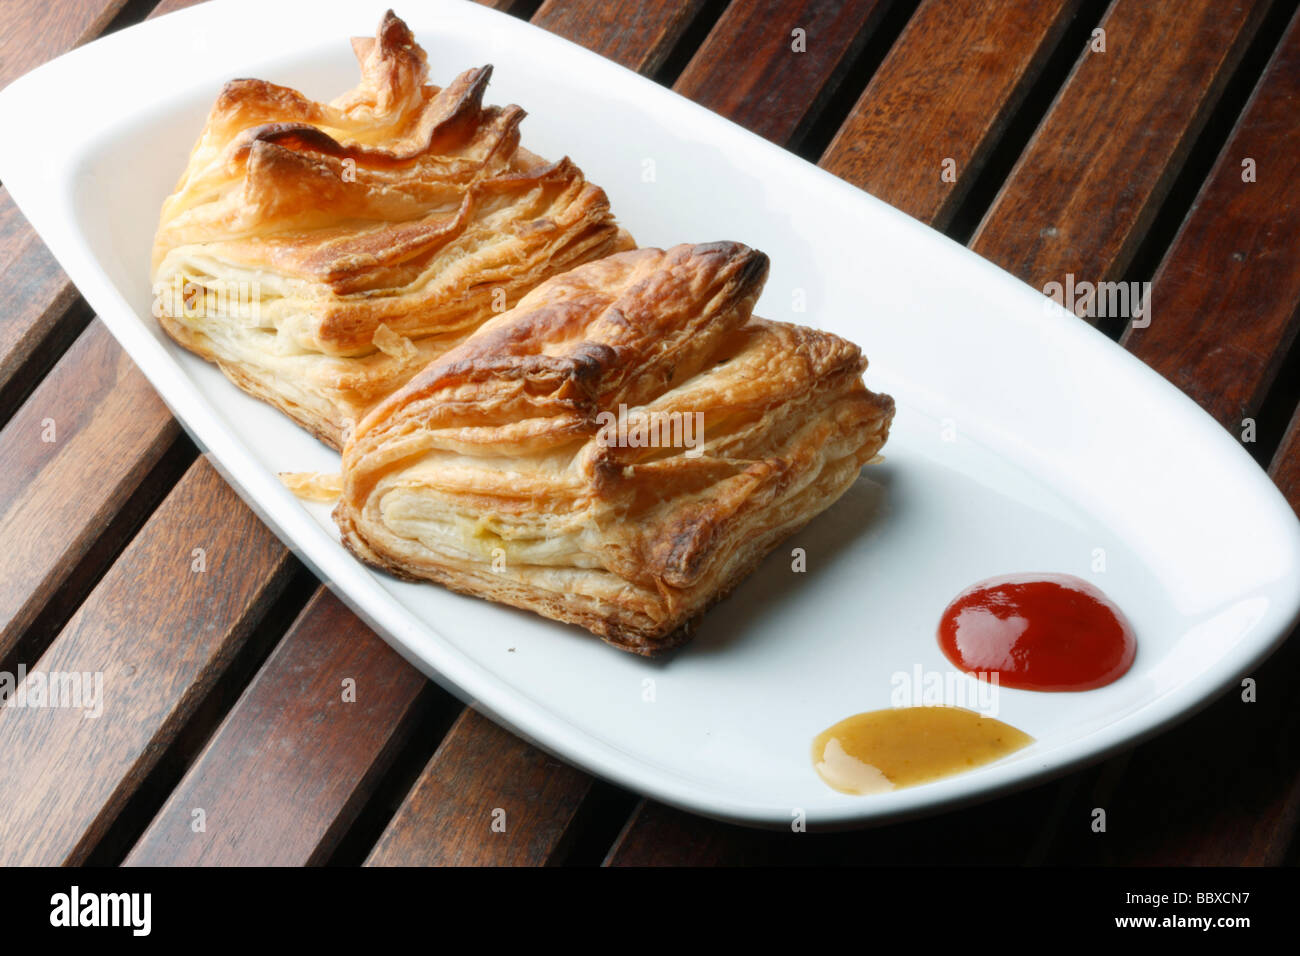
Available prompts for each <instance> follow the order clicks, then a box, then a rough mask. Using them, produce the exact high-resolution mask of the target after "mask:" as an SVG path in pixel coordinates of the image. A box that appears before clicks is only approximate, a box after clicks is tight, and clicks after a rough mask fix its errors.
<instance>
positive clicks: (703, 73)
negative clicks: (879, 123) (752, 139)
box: [673, 0, 882, 146]
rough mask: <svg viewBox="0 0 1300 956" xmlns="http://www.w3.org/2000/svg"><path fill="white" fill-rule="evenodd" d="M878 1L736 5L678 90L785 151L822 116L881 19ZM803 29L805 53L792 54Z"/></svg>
mask: <svg viewBox="0 0 1300 956" xmlns="http://www.w3.org/2000/svg"><path fill="white" fill-rule="evenodd" d="M881 7H882V4H881V3H880V2H879V0H797V2H795V0H750V2H747V3H732V4H731V5H730V6H729V7H727V10H726V12H725V13H723V15H722V17H721V18H720V19H719V20H718V22H717V24H716V25H715V26H714V28H713V29H712V30H711V31H710V32H709V35H708V37H707V38H706V39H705V41H704V43H703V45H702V46H701V47H700V49H699V50H698V51H697V52H696V54H695V56H693V57H692V58H691V61H690V63H688V64H687V66H686V69H685V70H683V71H682V75H681V76H680V77H679V78H678V80H677V82H676V83H675V84H674V85H673V89H675V90H677V92H679V93H681V94H682V95H683V96H688V97H690V98H691V99H693V100H695V101H696V102H697V103H700V104H702V105H704V106H707V107H708V108H709V109H711V110H713V111H714V112H717V113H721V114H722V115H723V116H725V117H727V118H728V119H730V120H732V121H733V122H736V123H739V124H740V125H741V126H744V127H745V128H746V129H749V130H752V131H753V132H755V133H758V134H759V135H760V136H764V137H766V138H767V139H770V140H771V141H772V142H774V143H778V144H780V145H783V146H785V145H789V144H791V142H792V141H796V140H797V138H798V137H799V136H800V135H801V134H802V132H803V131H804V130H805V129H806V127H807V124H808V123H809V122H810V121H812V120H813V119H815V118H816V116H817V112H818V109H819V108H820V107H821V106H822V105H823V104H824V103H825V101H826V99H827V98H828V97H829V96H830V95H831V94H832V93H833V92H834V88H835V86H836V84H837V82H838V80H839V79H840V78H841V76H842V74H843V71H844V70H845V69H846V68H847V66H848V62H849V60H850V59H851V58H852V55H853V53H854V52H855V51H856V50H857V49H859V48H860V47H861V45H862V43H864V42H865V40H866V38H867V35H868V34H869V33H870V31H871V29H872V27H873V26H874V24H875V23H876V22H877V21H878V20H879V16H880V12H881ZM795 29H801V30H804V31H805V36H806V46H807V48H806V51H805V52H802V53H797V52H795V51H794V50H793V49H792V45H793V42H794V41H793V39H792V36H791V34H792V31H794V30H795Z"/></svg>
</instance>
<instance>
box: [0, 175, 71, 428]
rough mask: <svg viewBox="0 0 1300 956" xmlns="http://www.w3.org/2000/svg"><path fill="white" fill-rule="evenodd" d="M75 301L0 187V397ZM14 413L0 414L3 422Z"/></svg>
mask: <svg viewBox="0 0 1300 956" xmlns="http://www.w3.org/2000/svg"><path fill="white" fill-rule="evenodd" d="M74 301H76V291H75V290H74V289H73V288H72V284H71V283H70V282H69V281H68V277H67V276H66V275H64V273H63V270H62V269H61V268H59V264H58V263H57V262H55V261H54V256H52V255H51V254H50V251H49V250H48V249H47V248H45V243H43V242H41V240H40V239H39V238H38V237H37V235H36V233H35V232H34V231H33V230H32V227H31V226H30V225H28V223H27V220H26V219H25V218H24V217H23V214H22V213H20V212H19V211H18V207H17V206H15V205H14V204H13V200H12V199H10V198H9V190H7V189H5V188H3V187H0V316H3V321H0V392H3V391H5V390H9V389H11V387H13V383H15V382H16V381H17V379H18V378H19V376H20V375H21V373H22V372H23V369H24V368H25V367H26V366H27V364H28V363H29V362H30V361H31V359H32V356H33V354H34V353H35V352H36V350H37V349H38V348H39V347H40V345H41V343H42V342H44V341H45V340H46V337H47V336H49V335H51V334H52V333H53V331H54V328H55V326H56V325H57V324H58V322H59V321H60V320H61V319H62V318H63V317H65V316H66V315H67V313H68V309H69V307H70V306H71V305H72V303H73V302H74ZM34 384H35V382H28V383H26V384H25V386H20V387H21V388H22V390H26V388H28V387H30V386H32V385H34ZM10 411H11V409H9V408H4V409H0V421H3V419H4V417H7V415H8V413H9V412H10Z"/></svg>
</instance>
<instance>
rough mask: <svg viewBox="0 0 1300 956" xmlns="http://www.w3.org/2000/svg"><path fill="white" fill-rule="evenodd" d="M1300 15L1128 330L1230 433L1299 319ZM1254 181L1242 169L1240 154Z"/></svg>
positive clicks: (1266, 382) (1132, 341) (1135, 347)
mask: <svg viewBox="0 0 1300 956" xmlns="http://www.w3.org/2000/svg"><path fill="white" fill-rule="evenodd" d="M1298 111H1300V19H1293V20H1292V21H1291V25H1290V27H1289V28H1288V29H1287V32H1286V35H1285V37H1284V38H1283V40H1282V43H1281V45H1280V46H1279V47H1278V49H1277V52H1276V53H1275V54H1274V56H1273V59H1272V61H1271V62H1270V64H1269V66H1268V68H1267V69H1266V70H1265V73H1264V76H1263V78H1262V79H1261V80H1260V83H1259V84H1258V85H1257V86H1256V88H1255V92H1254V94H1253V95H1252V97H1251V100H1250V102H1249V103H1248V104H1247V106H1246V109H1245V111H1244V112H1243V113H1242V116H1241V119H1240V120H1239V121H1238V123H1237V126H1236V128H1235V129H1234V130H1233V132H1232V135H1231V137H1230V138H1229V140H1228V143H1227V145H1226V146H1225V147H1224V149H1223V151H1222V152H1221V153H1220V155H1219V160H1218V163H1217V164H1216V165H1215V167H1214V170H1213V172H1212V173H1211V174H1210V177H1209V179H1208V180H1207V181H1206V183H1205V185H1204V186H1203V187H1202V189H1201V192H1200V195H1199V196H1197V198H1196V202H1195V204H1194V205H1193V207H1192V212H1191V214H1190V215H1189V216H1188V217H1187V219H1186V220H1185V221H1184V223H1183V225H1182V229H1181V230H1180V231H1179V233H1178V236H1177V238H1176V239H1175V240H1174V243H1173V245H1172V246H1171V248H1170V249H1169V252H1168V253H1167V254H1166V255H1165V258H1164V261H1163V262H1162V263H1161V265H1160V268H1159V269H1158V270H1157V271H1156V275H1155V278H1154V279H1153V280H1152V291H1151V298H1152V301H1153V303H1154V305H1153V311H1152V318H1151V324H1150V325H1149V326H1147V327H1146V328H1141V329H1137V328H1130V329H1129V330H1128V332H1127V333H1126V334H1125V336H1124V339H1123V342H1124V345H1125V346H1127V347H1128V348H1129V349H1130V350H1131V351H1132V352H1133V353H1134V354H1135V355H1137V356H1139V357H1140V358H1141V359H1142V360H1143V361H1144V362H1146V363H1147V364H1148V365H1150V366H1151V367H1152V368H1154V369H1155V370H1156V371H1157V372H1159V373H1160V374H1161V375H1163V376H1165V378H1167V379H1169V380H1170V381H1171V382H1173V383H1174V384H1175V385H1177V386H1178V387H1179V388H1181V389H1182V390H1183V391H1185V392H1186V393H1187V394H1188V395H1190V396H1191V397H1192V398H1194V399H1196V401H1197V402H1198V403H1199V404H1200V405H1201V407H1202V408H1204V409H1205V410H1206V411H1208V412H1209V413H1210V414H1211V415H1213V416H1214V417H1215V418H1216V419H1217V420H1218V421H1219V422H1220V423H1222V424H1223V425H1224V426H1226V427H1227V428H1229V429H1230V430H1231V431H1233V432H1234V433H1236V434H1237V435H1240V434H1241V428H1242V418H1243V417H1245V416H1252V415H1254V414H1255V413H1256V412H1258V410H1259V406H1260V404H1261V403H1262V402H1263V400H1264V395H1265V394H1266V392H1267V391H1268V389H1269V388H1270V387H1271V386H1272V384H1273V382H1274V380H1275V379H1276V378H1277V371H1278V368H1279V367H1280V365H1281V362H1282V358H1283V356H1284V355H1285V354H1286V351H1287V349H1288V348H1289V347H1290V344H1291V342H1292V340H1293V339H1294V338H1295V334H1296V325H1297V322H1298V321H1300V269H1297V268H1296V254H1297V250H1300V188H1297V183H1300V125H1297V121H1296V116H1297V112H1298ZM1247 158H1249V159H1253V160H1254V161H1255V164H1256V169H1255V181H1254V182H1245V181H1243V179H1242V176H1243V172H1244V170H1243V168H1242V161H1243V160H1244V159H1247Z"/></svg>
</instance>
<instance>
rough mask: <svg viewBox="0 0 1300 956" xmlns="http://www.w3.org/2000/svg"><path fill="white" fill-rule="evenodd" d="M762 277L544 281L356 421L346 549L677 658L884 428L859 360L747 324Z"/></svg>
mask: <svg viewBox="0 0 1300 956" xmlns="http://www.w3.org/2000/svg"><path fill="white" fill-rule="evenodd" d="M767 268H768V262H767V257H766V256H764V255H763V254H762V253H761V252H757V251H755V250H753V249H749V248H747V247H745V246H743V245H740V244H738V243H732V242H718V243H709V244H704V245H695V246H691V245H682V246H677V247H674V248H672V249H669V250H667V251H663V250H659V249H638V250H635V251H631V252H624V253H620V254H617V255H614V256H610V257H609V258H606V259H602V260H600V261H597V262H592V263H588V264H587V265H584V266H580V267H578V268H576V269H574V270H572V271H570V272H568V273H565V274H563V275H560V276H557V277H555V278H553V279H550V280H549V281H547V282H545V283H543V284H542V285H540V286H538V287H537V288H536V289H534V290H533V291H532V292H531V293H529V294H528V295H526V296H525V297H524V298H523V299H522V300H521V301H520V302H519V304H518V305H517V306H516V307H515V308H514V309H512V310H511V311H510V312H508V313H506V314H504V315H501V316H498V317H496V318H494V319H492V320H491V321H489V322H488V323H486V324H485V325H484V326H483V327H481V328H480V329H479V330H478V331H477V332H476V333H475V334H474V335H472V336H470V337H469V338H468V339H466V340H465V341H464V342H463V343H461V344H460V345H459V346H457V347H456V348H455V349H453V350H452V351H450V352H448V353H447V354H446V355H444V356H442V357H441V358H439V359H437V360H436V361H434V362H433V363H431V364H430V365H429V366H428V367H427V368H425V369H424V370H423V371H422V372H420V374H418V375H417V376H416V377H415V378H414V379H412V380H411V381H410V382H409V383H408V384H407V385H405V386H404V387H403V388H402V389H401V390H400V391H399V392H397V393H396V394H394V395H392V396H391V397H390V398H388V399H387V400H386V401H384V402H383V403H381V404H380V405H379V406H378V407H376V408H375V409H374V410H373V411H372V412H371V413H370V414H369V415H367V416H366V417H365V419H363V420H362V422H361V423H360V424H359V425H358V427H357V429H356V432H355V434H354V435H353V437H352V440H351V441H350V442H349V443H348V445H347V446H346V448H345V449H344V454H343V485H342V496H341V498H340V500H339V504H338V506H337V508H336V510H335V519H336V521H337V523H338V525H339V528H340V530H341V532H342V537H343V541H344V543H345V544H346V545H347V547H349V548H350V549H351V550H352V551H353V552H354V553H355V554H356V555H357V556H359V557H360V558H362V559H363V560H365V561H367V562H369V563H371V564H373V565H376V566H379V567H382V568H385V569H387V570H389V571H391V572H392V573H394V574H398V575H401V576H404V577H409V578H414V579H424V580H431V581H436V582H438V583H440V584H443V585H445V586H447V587H449V588H452V589H454V590H457V591H462V592H465V593H468V594H474V595H477V596H480V597H485V598H488V599H490V600H494V601H499V602H502V603H505V604H510V605H514V606H516V607H521V608H527V609H530V610H533V611H536V612H537V613H539V614H542V615H544V616H546V617H549V618H553V619H555V620H560V621H567V622H571V623H574V624H578V625H581V626H582V627H585V628H587V629H588V630H590V631H592V632H594V633H596V634H599V635H600V636H601V637H603V638H604V639H605V640H607V641H609V642H610V643H613V644H615V645H617V646H619V647H621V648H624V649H627V650H631V651H634V652H636V653H640V654H654V653H658V652H660V651H662V650H665V649H667V648H669V647H672V646H674V645H676V644H678V643H681V642H682V641H683V640H685V639H686V638H687V636H688V635H689V633H690V624H691V622H693V621H694V620H695V619H696V618H697V617H698V616H699V615H700V614H701V613H702V612H703V611H704V610H705V608H706V607H708V606H709V605H710V604H711V603H712V602H714V601H716V600H718V599H719V598H720V597H722V596H723V595H724V594H726V593H727V592H728V591H729V590H730V589H731V588H732V587H733V586H734V585H735V584H736V583H737V582H738V581H739V580H740V579H741V578H743V577H744V576H745V575H746V574H747V573H749V571H750V570H752V569H753V568H754V566H755V565H757V564H758V562H759V561H760V560H761V559H762V558H763V557H764V555H766V554H767V553H768V552H769V551H770V550H771V549H772V548H773V547H775V546H776V544H777V543H779V542H780V541H781V540H782V539H783V538H784V537H786V536H787V535H789V534H790V533H792V532H793V531H795V530H797V529H798V528H800V527H802V526H803V525H804V524H806V523H807V522H808V521H809V520H810V519H811V518H812V517H814V516H815V515H817V514H818V513H819V512H821V511H822V510H824V509H825V508H826V507H828V506H829V505H830V504H831V503H832V502H833V501H835V500H836V499H837V498H838V497H839V496H840V495H841V494H842V493H843V492H844V491H845V490H846V489H847V488H848V487H849V486H850V485H851V484H852V483H853V481H854V480H855V479H856V477H857V475H858V473H859V470H860V469H861V467H862V465H864V464H865V463H867V462H869V461H870V460H871V459H872V458H873V457H874V456H875V455H876V454H877V452H878V451H879V450H880V448H881V446H882V445H883V444H884V442H885V439H886V437H887V436H888V431H889V424H890V421H891V419H892V417H893V410H894V403H893V400H892V399H891V398H890V397H889V396H887V395H880V394H874V393H872V392H870V391H868V390H867V388H866V387H865V385H864V384H863V382H862V373H863V371H864V369H865V368H866V360H865V358H864V357H863V356H862V354H861V352H860V350H859V349H858V347H857V346H855V345H853V344H852V343H850V342H847V341H845V340H844V339H841V338H839V337H837V336H835V335H831V334H829V333H825V332H819V331H816V330H813V329H808V328H803V327H801V326H796V325H790V324H786V323H782V322H772V321H767V320H764V319H759V318H754V317H752V316H751V312H752V309H753V305H754V302H755V301H756V300H757V298H758V295H759V292H760V291H761V289H762V286H763V283H764V281H765V279H766V276H767Z"/></svg>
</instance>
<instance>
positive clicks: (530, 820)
mask: <svg viewBox="0 0 1300 956" xmlns="http://www.w3.org/2000/svg"><path fill="white" fill-rule="evenodd" d="M590 787H591V778H590V777H588V776H587V775H586V774H585V773H583V772H582V771H580V770H575V769H574V768H573V767H570V766H568V765H567V764H563V763H560V762H559V761H557V760H554V759H552V758H551V757H548V756H547V755H545V754H543V753H542V752H541V751H540V750H538V749H536V748H535V747H533V746H531V745H530V744H527V743H525V742H524V741H522V740H520V739H519V738H518V737H515V736H514V735H513V734H511V733H509V732H508V731H505V730H502V729H501V728H500V727H498V726H497V725H496V724H494V723H492V722H491V721H490V720H488V719H487V718H486V717H484V716H482V715H481V714H478V713H476V712H475V711H473V710H465V711H463V712H462V713H461V715H460V717H459V718H458V719H457V721H456V723H455V724H454V725H453V726H452V728H451V730H450V731H448V733H447V736H446V737H445V738H444V739H443V741H442V744H441V745H440V746H439V747H438V750H437V752H436V753H435V754H434V755H433V758H432V759H431V760H430V761H429V763H428V764H427V765H426V766H425V768H424V770H423V771H422V772H421V774H420V778H419V780H417V781H416V783H415V786H414V787H413V788H412V790H411V792H410V794H409V795H408V796H407V798H406V799H405V800H404V801H403V802H402V805H401V806H400V807H399V808H398V811H397V814H396V815H395V816H394V817H393V819H392V821H391V822H390V823H389V825H388V827H387V829H385V830H384V834H383V836H382V837H381V838H380V840H379V842H378V843H377V844H376V845H375V848H374V850H373V851H371V854H370V857H369V858H368V859H367V860H366V865H367V866H482V865H504V866H540V865H543V864H545V863H547V862H550V861H551V860H552V859H553V857H554V854H555V852H556V849H557V847H558V846H560V845H561V843H562V841H563V837H564V835H565V832H566V830H567V829H568V827H569V824H570V822H571V821H572V819H573V816H574V814H575V813H576V812H577V810H578V807H579V805H580V804H581V803H582V799H583V797H584V796H586V794H587V791H588V789H589V788H590Z"/></svg>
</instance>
